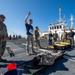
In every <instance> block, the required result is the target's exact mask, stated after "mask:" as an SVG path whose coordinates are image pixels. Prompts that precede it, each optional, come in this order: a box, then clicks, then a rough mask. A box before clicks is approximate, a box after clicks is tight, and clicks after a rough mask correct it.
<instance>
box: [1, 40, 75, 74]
mask: <svg viewBox="0 0 75 75" xmlns="http://www.w3.org/2000/svg"><path fill="white" fill-rule="evenodd" d="M25 42H26V40H25V39H19V40H15V41H13V40H12V41H8V45H9V46H10V48H11V49H12V50H13V51H14V53H15V57H12V58H11V57H10V56H9V54H8V53H7V50H6V51H5V53H4V56H3V58H5V59H7V60H8V61H7V62H0V75H1V74H4V73H5V72H6V71H7V69H6V66H7V64H9V63H12V62H16V63H17V64H18V65H20V64H22V63H24V62H26V61H28V60H31V59H33V57H35V56H36V55H31V56H26V55H25V51H26V47H25V46H23V45H22V43H25ZM41 45H42V47H45V46H48V41H47V40H41ZM38 52H39V51H38ZM18 68H20V69H23V72H22V75H27V74H28V75H30V72H29V71H28V69H24V68H23V66H19V67H18ZM42 75H75V50H74V49H73V50H69V51H67V55H65V56H64V58H62V59H60V60H59V61H57V62H55V64H54V65H53V66H51V67H50V68H48V69H46V70H45V71H44V72H43V74H42Z"/></svg>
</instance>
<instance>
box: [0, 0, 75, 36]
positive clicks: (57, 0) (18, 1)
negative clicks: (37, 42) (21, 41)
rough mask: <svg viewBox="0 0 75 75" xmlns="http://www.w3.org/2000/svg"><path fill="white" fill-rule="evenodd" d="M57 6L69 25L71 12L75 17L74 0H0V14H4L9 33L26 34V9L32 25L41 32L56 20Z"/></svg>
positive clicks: (57, 14) (57, 15)
mask: <svg viewBox="0 0 75 75" xmlns="http://www.w3.org/2000/svg"><path fill="white" fill-rule="evenodd" d="M59 6H61V7H62V17H64V16H65V20H66V21H67V22H68V27H69V26H70V16H71V14H72V15H73V16H74V17H75V0H0V14H4V15H5V16H6V19H5V22H4V23H5V24H6V26H7V29H8V34H9V35H10V34H15V35H16V34H17V35H19V34H20V35H22V36H26V28H25V24H24V19H25V17H26V15H27V13H28V11H30V12H31V15H30V16H29V19H33V24H32V25H33V27H34V28H35V26H38V27H39V29H40V31H41V32H42V31H46V30H48V26H49V24H51V23H54V22H57V21H58V19H59V9H58V8H59ZM74 23H75V20H74Z"/></svg>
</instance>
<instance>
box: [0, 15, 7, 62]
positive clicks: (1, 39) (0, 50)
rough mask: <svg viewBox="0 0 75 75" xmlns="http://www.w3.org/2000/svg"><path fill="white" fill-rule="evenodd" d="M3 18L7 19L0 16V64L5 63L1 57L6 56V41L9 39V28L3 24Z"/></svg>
mask: <svg viewBox="0 0 75 75" xmlns="http://www.w3.org/2000/svg"><path fill="white" fill-rule="evenodd" d="M3 18H5V16H4V15H0V62H1V61H5V60H3V59H2V58H1V57H2V56H3V54H4V51H5V47H6V40H7V37H8V33H7V27H6V25H5V24H4V23H3V22H2V20H3Z"/></svg>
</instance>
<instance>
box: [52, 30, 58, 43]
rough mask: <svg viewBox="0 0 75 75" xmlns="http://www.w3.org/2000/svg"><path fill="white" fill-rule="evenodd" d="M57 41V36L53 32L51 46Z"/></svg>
mask: <svg viewBox="0 0 75 75" xmlns="http://www.w3.org/2000/svg"><path fill="white" fill-rule="evenodd" d="M57 39H58V34H57V32H56V31H55V33H54V34H53V44H54V43H55V42H57Z"/></svg>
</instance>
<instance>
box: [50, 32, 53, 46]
mask: <svg viewBox="0 0 75 75" xmlns="http://www.w3.org/2000/svg"><path fill="white" fill-rule="evenodd" d="M52 38H53V35H52V32H51V31H50V33H49V45H52Z"/></svg>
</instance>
